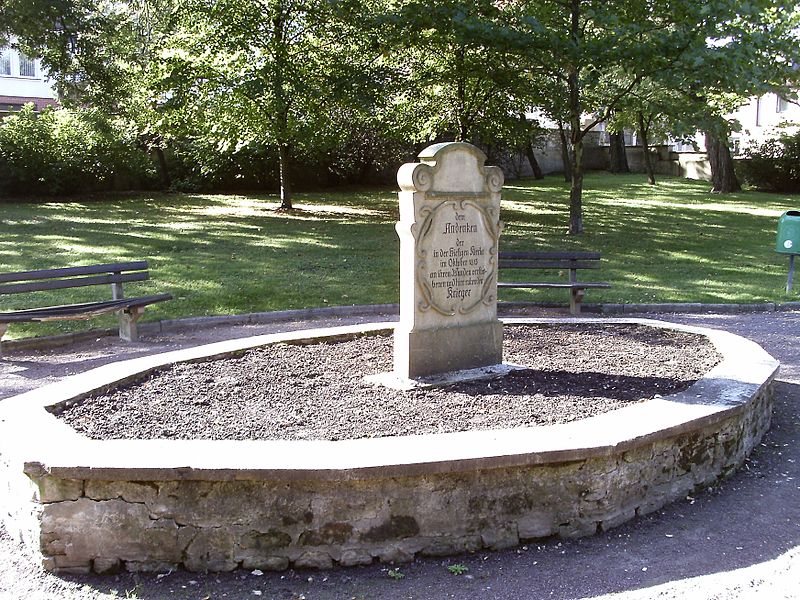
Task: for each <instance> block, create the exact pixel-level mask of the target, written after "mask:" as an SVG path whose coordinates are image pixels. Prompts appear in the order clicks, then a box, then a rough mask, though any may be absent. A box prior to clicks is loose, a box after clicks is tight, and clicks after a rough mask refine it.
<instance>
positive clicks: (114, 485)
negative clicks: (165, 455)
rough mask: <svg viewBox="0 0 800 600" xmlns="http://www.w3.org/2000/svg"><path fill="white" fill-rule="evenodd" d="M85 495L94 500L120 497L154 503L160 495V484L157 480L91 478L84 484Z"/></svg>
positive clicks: (121, 498)
mask: <svg viewBox="0 0 800 600" xmlns="http://www.w3.org/2000/svg"><path fill="white" fill-rule="evenodd" d="M84 495H85V496H86V497H87V498H91V499H92V500H117V499H119V500H124V501H125V502H133V503H146V504H152V503H153V502H155V500H156V498H157V497H158V484H157V483H155V482H141V481H98V480H93V479H90V480H88V481H86V485H85V486H84Z"/></svg>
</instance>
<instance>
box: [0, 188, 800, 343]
mask: <svg viewBox="0 0 800 600" xmlns="http://www.w3.org/2000/svg"><path fill="white" fill-rule="evenodd" d="M585 186H586V189H585V192H584V222H585V227H586V233H585V234H584V235H583V236H568V235H567V234H566V229H567V215H568V206H567V195H568V187H567V184H565V183H564V182H563V179H562V178H561V177H560V176H553V177H548V178H546V179H544V180H543V181H527V180H526V181H511V182H508V183H507V185H506V186H505V188H504V191H503V201H502V211H501V219H502V220H503V221H504V222H505V229H504V231H503V234H502V236H501V245H502V247H503V248H504V249H507V250H510V249H519V250H526V249H532V250H547V249H566V248H575V249H586V250H598V251H601V252H602V253H603V257H604V258H605V259H606V260H605V261H604V266H603V268H602V269H601V270H600V271H598V272H593V273H590V274H588V275H584V278H585V279H586V278H587V277H588V278H592V279H594V278H597V280H601V281H608V282H610V283H612V284H613V287H612V288H611V289H609V290H589V291H588V292H587V298H586V301H587V302H590V303H594V302H728V303H739V302H762V301H776V302H780V301H788V300H797V299H798V298H797V294H786V293H785V291H784V286H785V282H786V271H787V262H788V261H787V258H786V257H785V256H782V255H778V254H776V253H775V252H774V251H773V247H774V243H775V230H776V225H777V219H778V217H779V216H780V214H781V213H782V212H783V211H784V210H787V209H790V208H798V205H800V198H798V197H792V196H782V195H778V194H763V193H757V192H745V193H740V194H732V195H725V196H719V195H712V194H709V193H708V190H709V188H710V186H709V184H707V183H704V182H694V181H688V180H684V179H676V178H665V177H662V178H661V179H660V182H659V184H658V185H656V186H655V187H651V186H649V185H647V184H646V182H645V180H644V176H642V175H608V174H605V173H591V174H589V175H588V176H587V178H586V182H585ZM295 204H296V206H297V207H298V209H299V210H297V211H295V212H292V213H286V212H277V211H276V210H275V209H276V208H277V206H278V200H277V198H276V197H275V196H260V195H186V194H184V195H140V196H133V197H127V196H125V197H118V196H111V197H107V198H103V199H99V200H98V199H92V200H86V201H81V200H80V199H71V200H69V201H66V202H49V201H43V202H42V203H32V202H6V203H2V204H0V211H2V212H0V232H2V235H0V271H3V272H5V271H22V270H29V269H43V268H52V267H62V266H76V265H84V264H93V263H101V262H116V261H122V260H136V259H147V260H149V261H150V269H151V280H150V281H149V282H146V283H140V284H136V283H134V284H130V285H128V286H126V294H127V295H143V294H146V293H157V292H163V291H169V292H171V293H172V294H173V295H174V296H175V300H173V301H171V302H165V303H161V304H158V305H155V306H152V307H149V308H148V309H147V311H146V312H145V316H144V320H145V321H147V320H158V319H167V318H176V317H182V316H200V315H219V314H235V313H245V312H256V311H271V310H282V309H291V308H305V307H314V306H328V305H329V306H334V305H349V304H375V303H389V302H397V299H398V265H397V262H398V258H397V256H398V241H397V236H396V234H395V232H394V223H395V221H396V220H397V200H396V195H395V194H394V191H393V190H392V189H389V188H387V189H382V190H376V189H373V190H344V191H331V192H321V193H308V194H297V195H296V197H295ZM105 293H106V290H104V289H103V288H100V287H96V288H94V289H91V288H89V289H86V288H84V289H79V290H74V291H73V290H59V291H58V292H54V293H51V295H49V296H47V295H45V294H41V295H37V296H34V295H26V294H22V295H12V296H1V297H0V311H2V310H9V309H11V308H27V307H31V306H34V305H39V306H41V305H45V304H50V303H53V304H60V303H65V302H73V301H81V300H93V299H99V296H101V295H103V294H105ZM109 293H110V292H109ZM501 299H504V300H534V301H553V300H555V301H558V302H562V303H564V304H566V303H567V301H568V298H567V293H566V292H564V291H563V290H562V291H559V292H551V291H542V290H531V291H525V290H503V292H502V293H501ZM114 323H115V320H114V318H113V317H104V318H99V319H95V320H94V321H92V326H96V327H107V326H113V324H114ZM88 327H89V325H87V324H86V323H82V322H77V323H73V322H52V323H47V324H14V325H11V326H10V327H9V331H8V333H7V334H6V335H7V338H15V337H25V336H30V335H45V334H53V333H58V332H65V331H71V330H75V329H86V328H88Z"/></svg>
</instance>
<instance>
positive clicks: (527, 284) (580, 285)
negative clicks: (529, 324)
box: [497, 281, 611, 290]
mask: <svg viewBox="0 0 800 600" xmlns="http://www.w3.org/2000/svg"><path fill="white" fill-rule="evenodd" d="M497 287H499V288H564V289H572V290H582V289H588V288H610V287H611V284H610V283H601V282H594V281H590V282H584V281H575V282H572V283H571V282H568V281H565V282H547V281H542V282H537V281H524V282H498V283H497Z"/></svg>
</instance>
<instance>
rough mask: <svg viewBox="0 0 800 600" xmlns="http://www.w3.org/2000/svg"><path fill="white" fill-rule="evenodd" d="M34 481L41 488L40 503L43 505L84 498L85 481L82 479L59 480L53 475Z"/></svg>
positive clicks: (37, 478)
mask: <svg viewBox="0 0 800 600" xmlns="http://www.w3.org/2000/svg"><path fill="white" fill-rule="evenodd" d="M34 481H35V482H36V484H37V487H38V488H39V494H38V496H39V502H41V503H42V504H49V503H51V502H64V501H65V500H77V499H78V498H80V497H81V496H83V480H81V479H59V478H58V477H53V476H52V475H43V476H42V477H36V478H35V479H34Z"/></svg>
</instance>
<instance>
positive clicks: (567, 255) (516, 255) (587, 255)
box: [498, 251, 602, 260]
mask: <svg viewBox="0 0 800 600" xmlns="http://www.w3.org/2000/svg"><path fill="white" fill-rule="evenodd" d="M498 254H499V257H500V260H503V259H528V260H600V259H601V257H602V254H601V253H600V252H511V251H508V252H506V251H502V252H499V253H498Z"/></svg>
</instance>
